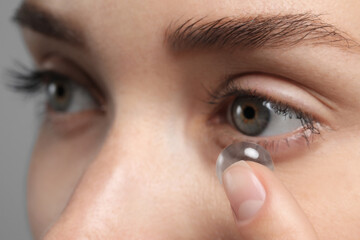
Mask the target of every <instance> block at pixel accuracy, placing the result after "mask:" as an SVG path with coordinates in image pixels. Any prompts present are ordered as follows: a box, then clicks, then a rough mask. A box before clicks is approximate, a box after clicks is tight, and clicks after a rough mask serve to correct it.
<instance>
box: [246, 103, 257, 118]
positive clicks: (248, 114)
mask: <svg viewBox="0 0 360 240" xmlns="http://www.w3.org/2000/svg"><path fill="white" fill-rule="evenodd" d="M244 117H245V118H247V119H253V118H254V117H255V110H254V108H253V107H249V106H246V107H245V109H244Z"/></svg>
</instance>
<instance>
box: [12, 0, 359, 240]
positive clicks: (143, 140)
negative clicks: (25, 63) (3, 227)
mask: <svg viewBox="0 0 360 240" xmlns="http://www.w3.org/2000/svg"><path fill="white" fill-rule="evenodd" d="M359 11H360V2H359V1H357V0H352V1H350V0H349V1H346V2H345V1H338V0H322V1H320V0H319V1H310V0H306V1H305V0H304V1H295V0H294V1H282V0H272V1H262V0H257V1H241V0H239V1H214V0H212V1H209V0H202V1H194V0H184V1H167V0H156V1H135V0H133V1H126V0H107V1H97V0H77V1H76V2H74V1H73V2H69V1H60V0H46V1H42V0H29V1H26V5H23V7H22V8H21V10H19V11H18V13H17V14H18V16H17V19H18V21H19V22H20V23H21V24H22V25H24V27H25V28H24V37H25V40H26V44H27V45H28V47H29V49H30V52H31V54H32V56H33V58H34V60H35V62H36V66H37V69H39V70H40V71H41V74H40V73H38V75H37V76H40V77H38V79H41V80H42V81H43V83H45V85H46V87H45V88H46V91H47V103H46V106H47V107H46V109H47V110H46V113H45V116H44V121H43V122H42V125H41V128H40V131H39V136H38V140H37V143H36V145H35V148H34V153H33V157H32V161H31V165H30V169H29V176H28V210H29V218H30V223H31V228H32V231H33V234H34V236H35V238H36V239H42V238H43V237H44V236H45V235H46V233H48V232H51V233H53V234H54V233H55V235H56V236H58V239H82V238H85V237H90V236H91V237H97V238H98V239H120V238H121V239H239V238H238V235H237V231H236V228H235V224H234V223H233V218H232V214H231V209H230V207H229V202H228V200H227V198H226V195H225V193H224V191H223V188H222V186H221V185H220V184H219V182H218V180H217V178H216V174H215V163H216V159H217V155H218V154H219V153H220V151H221V150H222V149H223V148H224V147H225V146H227V145H228V144H230V143H232V142H234V141H250V142H256V143H259V144H261V145H263V146H264V147H265V148H266V149H267V150H268V151H269V152H270V154H271V155H272V157H273V160H274V163H275V175H276V176H277V177H278V178H279V179H280V180H281V181H282V182H283V183H284V185H285V186H286V187H287V188H288V189H289V191H290V192H291V193H292V194H293V195H294V197H295V199H296V200H297V201H298V203H299V205H300V206H301V207H302V209H303V210H304V212H305V214H306V215H307V216H308V218H309V220H310V222H311V223H312V224H313V225H314V227H315V229H316V231H317V233H318V235H319V236H320V238H321V239H356V238H358V236H359V235H360V215H359V212H360V194H359V193H360V171H359V170H360V161H359V160H360V152H359V149H360V141H359V140H360V120H359V119H360V111H359V109H360V81H359V76H360V55H359V53H358V52H359V49H360V48H359V46H358V44H357V40H359V39H360V15H359ZM224 17H228V18H224ZM221 18H224V19H222V20H219V19H221ZM187 20H189V21H187ZM198 20H199V21H198ZM217 20H219V21H217ZM195 22H196V23H195ZM193 23H195V24H193ZM183 24H185V25H183ZM182 25H183V26H182ZM234 26H235V27H234ZM200 34H202V36H200ZM215 42H216V43H215ZM230 79H231V80H232V81H230ZM224 82H227V83H230V87H228V88H225V85H224ZM216 89H217V90H218V91H216ZM227 90H229V91H230V93H229V92H227ZM264 102H265V103H267V104H265V105H266V106H265V105H264V104H263V103H264ZM264 111H265V113H264ZM267 114H270V117H269V116H268V115H267ZM267 116H268V117H267ZM285 125H286V127H285ZM45 239H46V237H45Z"/></svg>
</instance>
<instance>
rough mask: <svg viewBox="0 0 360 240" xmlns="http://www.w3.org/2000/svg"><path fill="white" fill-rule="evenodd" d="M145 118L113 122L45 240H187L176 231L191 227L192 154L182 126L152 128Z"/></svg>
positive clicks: (162, 123)
mask: <svg viewBox="0 0 360 240" xmlns="http://www.w3.org/2000/svg"><path fill="white" fill-rule="evenodd" d="M154 114H155V113H154ZM149 117H150V119H151V116H149V114H148V115H147V118H146V119H149ZM146 119H144V118H141V117H139V116H135V115H134V116H132V115H131V114H128V115H127V116H121V117H118V118H116V119H115V120H114V123H113V124H112V128H111V130H110V131H109V135H108V136H107V137H106V139H105V141H104V143H103V146H102V148H101V150H100V152H99V154H98V155H97V157H96V158H95V159H94V160H93V161H92V163H91V164H90V165H89V167H88V168H87V169H86V171H85V173H84V175H83V177H82V178H81V180H80V181H79V183H78V185H77V186H76V188H75V190H74V192H73V194H72V197H71V198H70V200H69V201H68V203H67V205H66V208H65V209H64V211H63V213H62V215H61V216H60V217H59V219H58V220H57V222H55V223H54V224H53V225H52V227H51V228H50V229H49V231H48V232H47V234H46V235H45V237H44V240H53V239H189V238H191V237H190V236H187V234H189V233H190V232H191V231H183V232H181V231H179V229H192V228H193V226H191V225H192V224H191V222H192V221H191V218H192V216H191V215H190V214H189V215H186V213H185V212H186V211H184V210H185V209H191V208H193V206H192V204H191V202H194V201H191V199H190V198H189V196H192V195H193V194H192V193H191V191H192V190H190V189H191V184H192V183H193V177H194V176H196V174H195V172H193V170H192V168H189V166H192V167H194V166H195V168H197V167H196V161H194V159H196V156H195V155H196V154H191V151H189V149H188V148H187V146H186V144H185V143H186V134H185V133H186V131H185V130H184V128H183V126H182V124H181V122H180V121H178V122H176V121H175V120H174V121H172V120H169V119H163V120H160V122H157V124H156V127H154V125H153V124H154V123H151V124H149V121H148V120H146ZM169 122H171V124H169ZM185 152H187V153H188V154H186V155H185V154H184V153H185ZM190 162H191V164H190ZM200 166H201V164H199V167H200ZM195 171H197V170H195ZM189 200H190V201H189ZM184 219H185V221H184ZM186 219H188V220H186Z"/></svg>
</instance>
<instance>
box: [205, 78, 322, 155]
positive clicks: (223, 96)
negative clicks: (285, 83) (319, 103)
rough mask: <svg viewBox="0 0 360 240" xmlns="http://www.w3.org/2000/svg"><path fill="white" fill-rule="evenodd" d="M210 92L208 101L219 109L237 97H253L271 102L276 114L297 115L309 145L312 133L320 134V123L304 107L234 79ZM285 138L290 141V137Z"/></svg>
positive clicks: (267, 143) (264, 142) (269, 143)
mask: <svg viewBox="0 0 360 240" xmlns="http://www.w3.org/2000/svg"><path fill="white" fill-rule="evenodd" d="M208 93H209V95H210V100H208V101H207V103H208V104H211V105H218V106H219V109H224V107H229V104H232V103H233V101H234V99H235V98H237V97H246V98H252V99H254V100H257V101H261V102H265V103H270V104H271V107H272V109H273V110H274V112H275V114H277V115H282V116H284V117H286V116H287V117H289V118H293V117H296V119H299V120H300V122H301V125H302V128H303V130H302V137H303V138H304V139H305V141H306V143H307V145H309V143H310V138H309V136H310V135H312V134H317V135H319V134H320V129H319V127H317V126H319V125H320V123H319V122H318V121H317V120H316V119H315V118H314V116H313V115H311V114H310V113H307V112H304V111H303V110H302V109H299V108H295V107H292V106H290V105H289V104H287V103H284V102H282V101H279V100H276V99H273V98H272V97H271V96H266V95H264V94H260V93H258V92H257V91H256V90H254V89H244V88H240V87H239V86H237V85H236V84H234V81H230V82H228V84H226V86H225V87H224V88H222V89H221V90H220V91H208ZM232 97H235V98H233V100H232V101H231V102H230V103H229V100H228V99H229V98H232ZM293 113H294V114H295V116H293ZM308 131H310V134H309V133H307V132H308ZM284 140H285V141H286V142H287V143H288V139H284ZM258 143H260V142H258ZM261 143H262V145H264V146H265V148H268V147H269V146H272V147H274V146H276V145H277V144H276V143H275V140H262V141H261ZM267 146H268V147H267ZM288 146H289V145H288Z"/></svg>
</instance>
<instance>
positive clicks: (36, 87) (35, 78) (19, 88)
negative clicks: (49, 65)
mask: <svg viewBox="0 0 360 240" xmlns="http://www.w3.org/2000/svg"><path fill="white" fill-rule="evenodd" d="M20 67H21V68H20V69H19V70H10V71H9V75H10V76H11V77H12V79H13V81H12V83H11V84H9V87H10V88H11V89H13V90H14V91H16V92H20V93H24V94H29V95H36V94H37V93H38V92H39V91H40V90H41V88H42V87H43V86H44V84H46V83H47V81H46V80H45V79H55V80H60V81H61V80H68V77H66V76H65V75H62V74H60V73H57V72H55V71H50V70H46V71H41V70H31V69H28V68H26V67H24V66H23V65H21V66H20Z"/></svg>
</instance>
